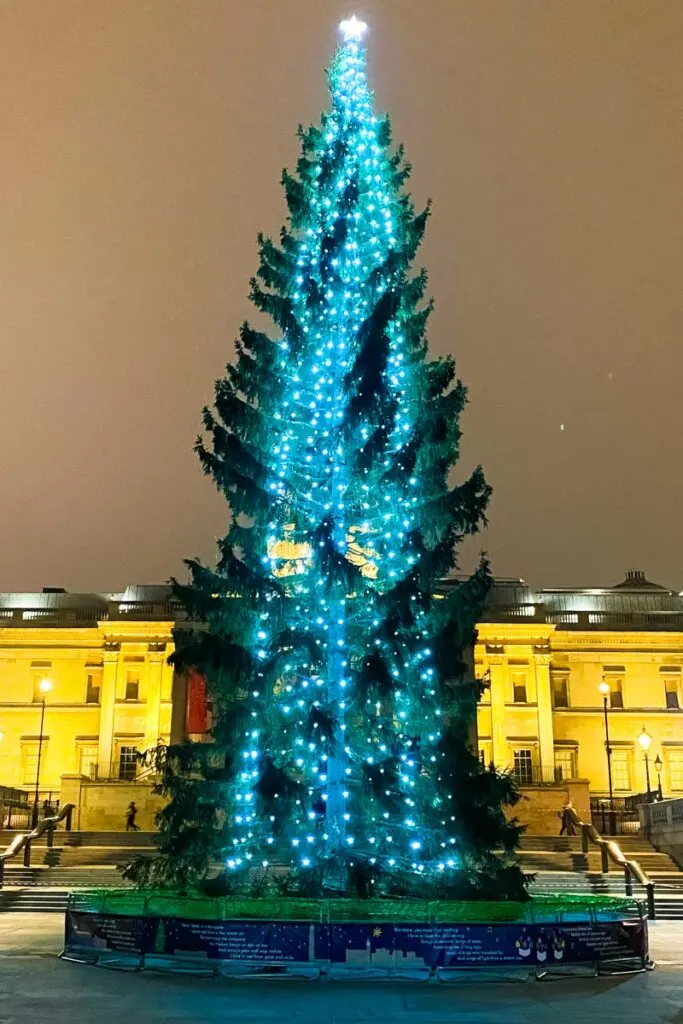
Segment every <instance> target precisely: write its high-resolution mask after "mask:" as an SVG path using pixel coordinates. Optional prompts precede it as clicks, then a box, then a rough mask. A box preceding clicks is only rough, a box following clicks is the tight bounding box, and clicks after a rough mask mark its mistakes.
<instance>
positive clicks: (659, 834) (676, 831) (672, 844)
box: [638, 799, 683, 869]
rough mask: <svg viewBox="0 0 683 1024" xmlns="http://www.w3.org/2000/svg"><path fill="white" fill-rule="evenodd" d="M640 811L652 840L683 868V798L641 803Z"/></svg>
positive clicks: (649, 837) (641, 818)
mask: <svg viewBox="0 0 683 1024" xmlns="http://www.w3.org/2000/svg"><path fill="white" fill-rule="evenodd" d="M638 813H639V814H640V826H641V830H642V831H643V833H644V834H645V835H646V836H647V838H648V839H649V840H650V842H652V843H653V844H654V845H655V846H656V848H657V849H658V850H660V851H661V852H662V853H666V854H668V855H669V857H671V859H672V860H673V861H675V862H676V864H678V866H679V867H680V868H682V869H683V799H679V800H662V801H659V802H657V803H653V804H639V805H638Z"/></svg>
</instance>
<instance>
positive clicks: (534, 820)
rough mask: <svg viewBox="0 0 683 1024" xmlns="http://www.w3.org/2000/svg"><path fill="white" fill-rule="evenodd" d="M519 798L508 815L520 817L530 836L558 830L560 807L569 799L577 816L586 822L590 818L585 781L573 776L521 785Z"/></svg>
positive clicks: (554, 833) (553, 832)
mask: <svg viewBox="0 0 683 1024" xmlns="http://www.w3.org/2000/svg"><path fill="white" fill-rule="evenodd" d="M520 793H521V795H522V799H521V800H520V802H519V803H518V804H517V806H516V807H513V808H511V809H510V810H509V812H508V813H509V815H510V816H513V815H515V816H516V817H518V818H519V820H520V821H521V823H522V824H523V825H526V826H527V832H528V833H529V835H533V836H552V835H557V834H558V833H559V831H560V824H561V822H560V818H559V816H558V815H560V814H561V813H562V808H563V807H564V805H565V804H566V802H567V800H571V801H572V804H573V805H574V810H575V811H576V813H577V814H578V816H579V818H580V819H581V820H582V821H585V822H586V823H589V822H590V820H591V816H590V814H591V812H590V796H589V792H588V782H587V781H586V780H585V779H572V780H571V781H567V782H562V783H558V784H557V785H554V786H550V785H549V786H520Z"/></svg>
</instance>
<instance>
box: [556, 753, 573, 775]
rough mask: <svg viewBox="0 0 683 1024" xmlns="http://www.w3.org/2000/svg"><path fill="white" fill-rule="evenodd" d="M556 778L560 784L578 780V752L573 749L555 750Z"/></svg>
mask: <svg viewBox="0 0 683 1024" xmlns="http://www.w3.org/2000/svg"><path fill="white" fill-rule="evenodd" d="M555 778H556V780H557V781H558V782H564V781H565V779H575V778H576V750H574V748H573V747H564V748H563V747H559V748H558V749H556V750H555Z"/></svg>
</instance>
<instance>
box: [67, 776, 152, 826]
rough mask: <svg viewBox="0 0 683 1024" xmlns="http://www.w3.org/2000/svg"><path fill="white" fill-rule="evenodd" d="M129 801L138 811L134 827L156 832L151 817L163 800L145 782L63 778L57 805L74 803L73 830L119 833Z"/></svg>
mask: <svg viewBox="0 0 683 1024" xmlns="http://www.w3.org/2000/svg"><path fill="white" fill-rule="evenodd" d="M131 801H135V804H136V806H137V809H138V813H137V817H136V819H135V824H136V825H138V826H139V828H140V829H141V830H142V831H143V832H154V831H156V823H155V816H156V814H157V812H158V811H160V810H161V808H162V807H163V806H164V800H163V798H162V797H160V796H156V795H155V794H154V793H152V787H151V785H150V784H149V783H142V782H118V781H116V782H114V781H111V782H95V781H93V780H92V779H88V778H86V777H85V776H83V775H63V776H62V786H61V791H60V803H61V804H62V805H64V804H65V803H72V804H75V807H76V810H75V812H74V817H73V828H74V829H79V830H82V831H84V832H99V831H102V832H123V831H124V830H125V828H126V810H127V808H128V805H129V804H130V802H131Z"/></svg>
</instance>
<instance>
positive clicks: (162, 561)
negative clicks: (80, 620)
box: [0, 0, 683, 590]
mask: <svg viewBox="0 0 683 1024" xmlns="http://www.w3.org/2000/svg"><path fill="white" fill-rule="evenodd" d="M351 13H354V6H353V4H352V3H350V0H334V2H332V0H328V2H325V0H289V2H283V0H239V2H238V0H115V2H112V0H0V137H1V138H2V150H1V152H0V232H1V234H2V248H1V249H0V259H1V261H2V263H1V266H0V330H1V332H2V353H3V358H2V362H1V364H0V365H1V368H2V372H1V376H0V386H1V387H2V402H1V404H0V467H1V472H2V484H3V486H2V501H1V503H0V536H1V541H0V590H31V589H39V588H40V587H41V586H44V585H48V586H64V587H67V588H68V589H70V590H79V589H83V590H114V589H118V588H121V587H123V586H124V585H125V584H126V583H129V582H138V583H152V582H163V581H164V580H165V579H167V578H168V577H169V576H170V575H171V574H173V573H178V572H180V571H181V559H182V558H183V557H184V556H190V555H195V554H199V555H201V556H203V557H205V558H211V557H213V542H214V538H215V536H216V535H217V534H218V533H221V532H223V531H224V528H225V526H226V522H227V520H226V515H227V513H226V509H225V506H224V505H223V503H222V501H221V500H219V498H218V496H217V495H216V493H215V491H214V490H213V486H212V484H211V482H210V481H209V480H208V479H206V478H204V477H203V476H202V474H201V471H200V469H199V466H198V463H197V460H196V458H195V456H194V455H193V453H192V444H193V441H194V438H195V435H196V433H197V431H198V428H199V425H200V411H201V407H202V405H203V404H204V403H205V402H207V401H209V400H210V398H211V395H212V386H213V380H214V378H215V377H216V376H218V375H219V374H221V372H222V369H223V366H224V364H225V362H226V361H227V360H228V359H230V358H231V355H232V351H233V337H234V335H235V333H236V330H237V327H238V325H239V323H240V322H241V320H242V319H243V318H245V317H246V316H249V315H250V307H249V303H248V302H247V298H246V295H247V291H248V280H249V277H250V276H251V275H252V274H253V272H254V271H255V269H256V246H255V236H256V233H257V232H258V231H259V230H262V231H264V232H266V233H272V234H277V232H278V231H279V227H280V225H281V223H282V220H283V217H284V202H283V199H282V195H281V190H280V186H279V177H280V171H281V168H282V166H284V165H288V166H290V167H292V166H293V164H294V162H295V160H296V156H297V152H298V150H297V143H296V139H295V129H296V126H297V124H298V123H299V122H301V121H304V122H308V121H310V120H312V119H315V118H316V117H317V114H318V112H319V110H320V109H321V108H322V107H323V106H324V105H326V92H325V84H324V76H323V69H324V67H325V65H326V64H327V61H328V59H329V57H330V54H331V52H332V50H333V47H334V46H335V45H336V39H337V35H336V24H337V22H338V21H339V20H340V19H341V18H342V17H346V16H348V15H350V14H351ZM355 13H356V14H358V16H360V17H364V18H365V20H367V21H368V22H369V24H370V33H369V34H368V46H369V51H370V55H369V56H370V60H369V65H370V73H371V79H372V81H373V84H374V87H375V89H376V95H377V101H378V107H379V108H380V109H381V110H387V109H388V110H389V111H390V112H391V114H392V118H393V123H394V130H395V135H396V138H397V139H398V140H402V141H403V142H404V143H405V145H406V149H407V154H408V157H409V158H410V160H411V161H412V163H413V165H414V176H413V179H412V191H413V194H414V196H415V198H416V201H417V202H418V204H420V203H422V202H423V200H425V199H426V197H427V196H431V197H432V199H433V201H434V208H433V217H432V219H431V222H430V225H429V229H428V236H427V241H426V244H425V246H424V248H423V251H422V259H423V260H424V262H425V264H426V266H427V268H428V270H429V273H430V280H431V290H432V293H433V295H434V297H435V300H436V304H437V305H436V312H435V314H434V317H433V320H432V328H431V345H432V350H433V351H434V352H435V353H445V352H452V353H454V354H455V356H456V358H457V360H458V368H459V372H460V374H461V376H462V377H463V379H464V380H465V382H466V383H467V384H468V385H469V388H470V405H469V407H468V410H467V412H466V415H465V418H464V423H463V428H464V431H465V440H464V445H463V453H462V461H461V464H460V467H461V472H462V474H463V475H464V474H465V473H466V472H469V470H470V469H471V467H472V466H473V465H474V464H475V463H477V462H481V463H482V464H483V466H484V468H485V470H486V473H487V476H488V478H489V481H490V482H491V484H492V485H493V488H494V499H493V502H492V504H491V508H490V527H489V529H488V531H487V532H486V533H485V534H484V535H482V537H480V538H477V539H476V544H475V548H474V549H470V550H469V551H468V552H467V553H466V556H465V559H464V562H465V565H467V564H469V562H470V561H471V557H472V556H473V555H474V554H475V550H476V548H478V547H480V546H483V547H485V548H486V549H487V550H488V551H489V553H490V555H491V557H492V559H493V568H494V571H495V573H496V574H497V575H499V576H506V575H507V576H510V575H514V576H520V575H521V576H523V577H525V578H526V579H527V580H528V581H529V582H530V583H531V584H532V585H534V586H574V585H577V586H581V585H584V586H591V585H592V586H599V585H610V584H612V583H616V582H617V581H618V580H619V579H621V578H622V576H623V575H624V571H625V570H626V569H627V568H629V567H638V568H641V569H643V570H645V572H646V573H647V575H648V576H649V577H650V578H651V579H654V580H656V581H658V582H661V583H665V584H667V585H670V586H672V587H678V588H681V587H683V558H682V555H683V540H682V537H683V529H682V527H681V518H682V516H681V510H682V509H683V472H682V469H683V431H682V430H681V416H682V409H683V401H682V396H681V391H682V389H683V287H682V284H683V244H682V225H683V209H682V206H683V199H682V197H683V71H682V70H681V53H682V52H683V3H681V2H680V0H657V2H656V3H652V2H648V0H638V2H634V0H611V2H607V0H421V2H417V0H383V2H382V0H360V2H359V3H358V5H357V6H356V7H355Z"/></svg>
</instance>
